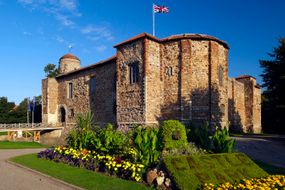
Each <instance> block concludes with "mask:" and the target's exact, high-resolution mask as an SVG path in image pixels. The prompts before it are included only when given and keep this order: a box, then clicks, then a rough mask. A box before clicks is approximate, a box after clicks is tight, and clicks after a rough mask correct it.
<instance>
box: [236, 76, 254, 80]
mask: <svg viewBox="0 0 285 190" xmlns="http://www.w3.org/2000/svg"><path fill="white" fill-rule="evenodd" d="M245 78H253V79H255V80H256V78H255V77H253V76H251V75H241V76H238V77H235V79H245Z"/></svg>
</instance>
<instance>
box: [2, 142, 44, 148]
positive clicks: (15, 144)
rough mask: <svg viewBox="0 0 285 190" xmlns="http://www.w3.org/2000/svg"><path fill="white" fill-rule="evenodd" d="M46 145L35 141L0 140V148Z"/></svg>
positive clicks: (39, 146) (42, 146)
mask: <svg viewBox="0 0 285 190" xmlns="http://www.w3.org/2000/svg"><path fill="white" fill-rule="evenodd" d="M46 147H48V146H46V145H42V144H40V143H37V142H10V141H0V149H25V148H46Z"/></svg>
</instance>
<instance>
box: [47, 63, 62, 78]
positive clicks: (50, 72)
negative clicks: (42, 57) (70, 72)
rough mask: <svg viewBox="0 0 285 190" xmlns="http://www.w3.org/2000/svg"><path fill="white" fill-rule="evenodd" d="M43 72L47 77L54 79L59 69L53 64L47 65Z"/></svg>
mask: <svg viewBox="0 0 285 190" xmlns="http://www.w3.org/2000/svg"><path fill="white" fill-rule="evenodd" d="M44 72H45V73H46V76H47V77H56V76H57V75H58V74H59V69H58V68H57V67H56V65H55V64H52V63H49V64H47V65H46V66H45V68H44Z"/></svg>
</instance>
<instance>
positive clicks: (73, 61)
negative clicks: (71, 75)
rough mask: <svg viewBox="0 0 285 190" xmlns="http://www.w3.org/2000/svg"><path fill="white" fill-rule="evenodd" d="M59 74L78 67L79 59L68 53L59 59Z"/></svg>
mask: <svg viewBox="0 0 285 190" xmlns="http://www.w3.org/2000/svg"><path fill="white" fill-rule="evenodd" d="M59 68H60V70H59V71H60V74H63V73H68V72H70V71H73V70H76V69H79V68H80V60H79V59H78V57H76V56H75V55H73V54H71V53H68V54H65V55H64V56H62V57H61V58H60V59H59Z"/></svg>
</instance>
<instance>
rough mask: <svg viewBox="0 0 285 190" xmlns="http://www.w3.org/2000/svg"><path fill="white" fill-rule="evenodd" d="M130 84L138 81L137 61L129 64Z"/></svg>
mask: <svg viewBox="0 0 285 190" xmlns="http://www.w3.org/2000/svg"><path fill="white" fill-rule="evenodd" d="M129 67H130V68H129V70H130V84H134V83H137V82H138V81H139V65H138V64H137V63H133V64H130V66H129Z"/></svg>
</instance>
